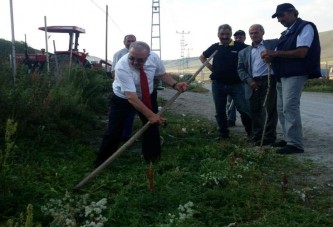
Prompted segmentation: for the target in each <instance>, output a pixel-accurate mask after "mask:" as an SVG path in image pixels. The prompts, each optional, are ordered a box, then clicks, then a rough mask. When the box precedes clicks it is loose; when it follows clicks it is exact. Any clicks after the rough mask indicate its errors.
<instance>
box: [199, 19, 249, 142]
mask: <svg viewBox="0 0 333 227" xmlns="http://www.w3.org/2000/svg"><path fill="white" fill-rule="evenodd" d="M217 35H218V37H219V40H220V42H219V43H214V44H213V45H211V46H210V47H209V48H208V49H207V50H205V51H204V52H203V53H202V54H201V56H200V57H199V59H200V61H201V62H202V63H203V62H205V61H206V60H207V58H209V57H210V56H211V55H212V54H213V53H214V52H215V50H218V52H217V53H216V55H215V56H214V59H213V64H207V68H208V69H209V70H210V71H212V74H211V76H210V78H211V80H212V93H213V99H214V104H215V111H216V114H215V117H216V121H217V124H218V126H219V132H220V136H219V139H228V138H229V130H228V126H227V115H226V105H227V95H230V96H231V97H232V98H233V100H234V103H235V106H236V109H237V110H238V112H239V113H240V115H241V120H242V123H243V125H244V127H245V131H246V133H247V134H248V136H251V133H252V128H251V118H250V111H249V109H248V105H246V101H245V94H244V93H245V92H244V84H243V82H242V81H241V80H240V78H239V76H238V72H237V63H238V52H239V51H241V50H242V49H244V48H245V47H247V45H246V44H244V43H241V42H234V41H233V40H232V39H231V36H232V29H231V27H230V25H228V24H223V25H221V26H219V28H218V34H217Z"/></svg>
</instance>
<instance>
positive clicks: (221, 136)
mask: <svg viewBox="0 0 333 227" xmlns="http://www.w3.org/2000/svg"><path fill="white" fill-rule="evenodd" d="M228 139H230V136H229V135H219V137H217V138H216V140H218V141H222V140H228Z"/></svg>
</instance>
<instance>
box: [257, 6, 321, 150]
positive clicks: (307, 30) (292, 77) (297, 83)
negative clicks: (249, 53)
mask: <svg viewBox="0 0 333 227" xmlns="http://www.w3.org/2000/svg"><path fill="white" fill-rule="evenodd" d="M275 17H276V18H277V19H278V22H280V23H281V24H282V25H283V26H284V27H286V28H287V30H285V31H284V32H282V33H281V37H280V38H279V42H278V44H277V47H276V49H275V50H274V51H273V50H265V51H263V52H262V53H261V57H262V58H263V59H264V60H265V61H266V62H272V67H273V70H274V73H275V74H276V75H277V76H278V78H277V79H278V83H277V109H278V116H279V121H280V124H281V126H282V130H283V134H284V135H283V136H284V140H282V141H280V142H279V143H277V144H274V145H273V146H280V147H282V148H280V149H279V150H277V153H278V154H293V153H303V152H304V145H303V134H302V121H301V115H300V99H301V95H302V89H303V86H304V83H305V82H306V80H307V79H311V78H318V77H320V76H321V72H320V42H319V34H318V30H317V28H316V26H315V24H313V23H312V22H309V21H304V20H302V19H301V18H298V11H297V10H296V8H295V7H294V6H293V5H292V4H290V3H284V4H281V5H278V6H277V8H276V12H275V13H274V14H273V15H272V18H275Z"/></svg>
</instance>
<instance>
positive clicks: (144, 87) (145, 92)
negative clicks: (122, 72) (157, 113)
mask: <svg viewBox="0 0 333 227" xmlns="http://www.w3.org/2000/svg"><path fill="white" fill-rule="evenodd" d="M140 84H141V95H142V102H143V103H144V104H145V105H146V106H147V107H148V108H149V109H151V101H150V93H149V86H148V80H147V75H146V73H145V71H144V70H143V68H142V67H141V68H140Z"/></svg>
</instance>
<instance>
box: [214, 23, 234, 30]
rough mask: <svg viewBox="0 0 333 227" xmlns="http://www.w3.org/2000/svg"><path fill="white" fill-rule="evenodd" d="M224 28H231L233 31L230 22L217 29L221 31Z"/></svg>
mask: <svg viewBox="0 0 333 227" xmlns="http://www.w3.org/2000/svg"><path fill="white" fill-rule="evenodd" d="M224 29H229V30H230V31H231V32H232V28H231V26H230V25H229V24H222V25H220V26H219V28H218V30H217V31H218V32H219V31H220V30H224Z"/></svg>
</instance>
